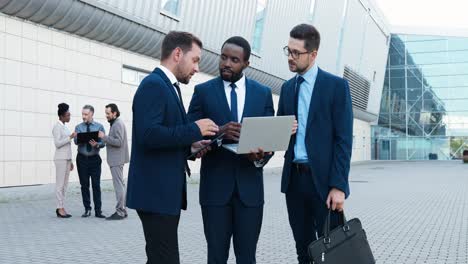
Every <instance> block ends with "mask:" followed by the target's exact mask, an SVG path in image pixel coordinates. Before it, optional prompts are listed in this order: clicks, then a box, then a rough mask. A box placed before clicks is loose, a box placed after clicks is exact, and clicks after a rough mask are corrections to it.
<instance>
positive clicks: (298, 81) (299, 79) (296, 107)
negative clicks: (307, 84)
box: [294, 76, 305, 119]
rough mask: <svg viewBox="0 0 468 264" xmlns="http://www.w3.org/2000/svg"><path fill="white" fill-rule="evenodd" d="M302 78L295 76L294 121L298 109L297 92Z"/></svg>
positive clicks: (302, 80)
mask: <svg viewBox="0 0 468 264" xmlns="http://www.w3.org/2000/svg"><path fill="white" fill-rule="evenodd" d="M304 81H305V80H304V78H303V77H302V76H297V78H296V89H295V91H294V92H295V94H294V115H295V116H296V119H297V115H298V112H299V110H298V108H299V91H300V88H301V84H302V83H303V82H304Z"/></svg>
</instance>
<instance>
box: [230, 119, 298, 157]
mask: <svg viewBox="0 0 468 264" xmlns="http://www.w3.org/2000/svg"><path fill="white" fill-rule="evenodd" d="M294 119H295V117H294V116H268V117H246V118H244V119H243V121H242V129H241V133H240V138H239V143H238V144H223V148H225V149H227V150H229V151H232V152H234V153H236V154H246V153H250V151H251V150H256V149H258V148H262V149H263V151H265V152H270V151H282V150H286V149H287V148H288V145H289V139H290V138H291V131H292V127H293V124H294Z"/></svg>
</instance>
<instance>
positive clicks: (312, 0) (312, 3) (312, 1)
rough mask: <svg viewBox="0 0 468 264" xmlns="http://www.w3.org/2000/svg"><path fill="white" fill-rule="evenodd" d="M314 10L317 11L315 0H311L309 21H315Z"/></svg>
mask: <svg viewBox="0 0 468 264" xmlns="http://www.w3.org/2000/svg"><path fill="white" fill-rule="evenodd" d="M314 11H315V0H311V1H310V8H309V16H308V18H307V19H308V20H309V22H311V23H312V22H314Z"/></svg>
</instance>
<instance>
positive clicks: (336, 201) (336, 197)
mask: <svg viewBox="0 0 468 264" xmlns="http://www.w3.org/2000/svg"><path fill="white" fill-rule="evenodd" d="M344 202H345V194H344V192H342V191H340V190H338V189H337V188H332V189H331V190H330V193H328V198H327V207H328V209H330V207H331V209H332V210H333V211H335V210H337V211H338V212H342V211H343V209H344Z"/></svg>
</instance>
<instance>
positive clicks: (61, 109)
mask: <svg viewBox="0 0 468 264" xmlns="http://www.w3.org/2000/svg"><path fill="white" fill-rule="evenodd" d="M69 108H70V107H69V106H68V105H67V104H65V103H61V104H59V105H58V111H57V113H58V117H59V121H58V122H57V123H56V124H55V126H54V129H53V130H52V134H53V136H54V144H55V155H54V163H55V177H56V187H55V195H56V197H57V209H56V210H55V213H56V214H57V217H59V218H70V217H71V215H69V214H68V213H67V211H65V208H64V199H65V191H66V189H67V185H68V178H69V176H70V171H72V170H73V162H72V152H71V141H72V140H73V138H74V137H75V136H76V133H75V132H73V133H70V130H68V128H67V127H66V126H65V123H68V122H70V111H69Z"/></svg>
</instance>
